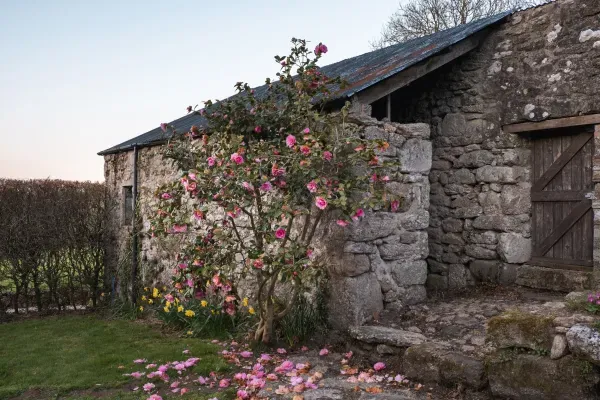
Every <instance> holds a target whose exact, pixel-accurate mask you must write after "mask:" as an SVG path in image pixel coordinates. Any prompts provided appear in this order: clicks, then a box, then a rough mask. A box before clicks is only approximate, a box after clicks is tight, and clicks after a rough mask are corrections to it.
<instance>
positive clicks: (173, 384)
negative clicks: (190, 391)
mask: <svg viewBox="0 0 600 400" xmlns="http://www.w3.org/2000/svg"><path fill="white" fill-rule="evenodd" d="M170 386H171V389H175V388H176V387H178V386H179V381H175V382H173V383H171V385H170Z"/></svg>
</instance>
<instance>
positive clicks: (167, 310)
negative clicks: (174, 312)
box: [163, 306, 171, 312]
mask: <svg viewBox="0 0 600 400" xmlns="http://www.w3.org/2000/svg"><path fill="white" fill-rule="evenodd" d="M163 310H165V312H169V311H171V310H170V309H169V307H168V306H165V308H163Z"/></svg>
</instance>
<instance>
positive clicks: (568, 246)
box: [559, 135, 582, 259]
mask: <svg viewBox="0 0 600 400" xmlns="http://www.w3.org/2000/svg"><path fill="white" fill-rule="evenodd" d="M574 137H575V136H573V135H565V136H563V138H562V143H563V151H565V150H567V149H568V148H569V147H570V146H571V143H572V141H573V138H574ZM561 175H562V177H563V189H564V190H573V186H572V179H571V176H572V168H571V163H567V164H566V165H565V166H564V168H563V170H562V173H561ZM580 200H582V199H574V200H573V201H580ZM576 205H577V203H573V202H571V201H570V200H569V201H564V202H563V203H562V207H561V208H562V218H561V219H560V221H562V220H563V219H564V218H567V217H568V216H569V214H570V213H571V210H572V209H573V207H575V206H576ZM559 243H560V246H562V249H563V250H562V253H563V258H566V259H569V258H572V257H573V233H572V232H567V233H565V234H564V236H563V237H561V238H560V241H559Z"/></svg>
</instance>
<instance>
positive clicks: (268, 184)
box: [260, 181, 273, 192]
mask: <svg viewBox="0 0 600 400" xmlns="http://www.w3.org/2000/svg"><path fill="white" fill-rule="evenodd" d="M271 189H273V185H271V182H269V181H267V182H265V183H263V184H262V185H260V190H262V191H263V192H268V191H270V190H271Z"/></svg>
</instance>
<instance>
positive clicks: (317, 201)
mask: <svg viewBox="0 0 600 400" xmlns="http://www.w3.org/2000/svg"><path fill="white" fill-rule="evenodd" d="M315 205H316V206H317V208H319V209H321V210H324V209H325V208H327V200H325V199H324V198H322V197H321V196H317V198H316V199H315Z"/></svg>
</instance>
